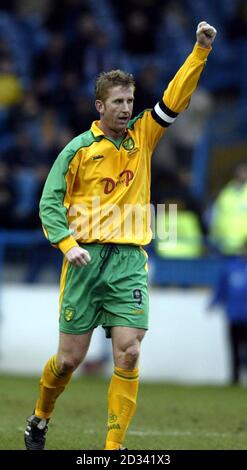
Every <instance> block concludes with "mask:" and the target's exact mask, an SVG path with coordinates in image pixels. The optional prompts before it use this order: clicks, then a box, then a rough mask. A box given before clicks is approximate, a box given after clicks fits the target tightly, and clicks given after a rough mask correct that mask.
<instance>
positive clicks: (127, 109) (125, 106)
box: [122, 101, 129, 111]
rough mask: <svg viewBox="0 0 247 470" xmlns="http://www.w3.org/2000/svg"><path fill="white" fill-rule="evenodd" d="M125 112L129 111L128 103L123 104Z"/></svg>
mask: <svg viewBox="0 0 247 470" xmlns="http://www.w3.org/2000/svg"><path fill="white" fill-rule="evenodd" d="M122 109H123V111H129V104H128V102H127V101H124V102H123V107H122Z"/></svg>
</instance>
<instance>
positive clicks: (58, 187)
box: [40, 137, 80, 244]
mask: <svg viewBox="0 0 247 470" xmlns="http://www.w3.org/2000/svg"><path fill="white" fill-rule="evenodd" d="M79 149H80V140H79V137H76V138H75V139H73V140H72V141H71V142H70V143H69V144H68V145H67V146H66V147H65V148H64V149H63V150H62V152H61V153H60V154H59V155H58V157H57V159H56V161H55V162H54V164H53V166H52V168H51V171H50V173H49V175H48V177H47V180H46V183H45V186H44V190H43V194H42V197H41V200H40V218H41V221H42V225H43V228H44V232H45V235H46V237H47V238H48V240H49V241H50V242H51V243H52V244H57V243H58V242H59V241H60V240H63V239H64V238H66V237H68V236H69V235H71V234H72V233H73V231H72V230H70V229H69V226H68V220H67V210H68V208H69V201H70V194H71V192H72V188H73V183H74V179H75V176H76V173H77V170H78V166H79V155H78V150H79Z"/></svg>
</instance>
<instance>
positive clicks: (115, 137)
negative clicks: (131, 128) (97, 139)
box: [98, 121, 125, 140]
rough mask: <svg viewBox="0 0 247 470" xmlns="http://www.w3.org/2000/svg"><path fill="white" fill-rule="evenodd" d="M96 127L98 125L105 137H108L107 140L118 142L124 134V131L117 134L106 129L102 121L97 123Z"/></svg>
mask: <svg viewBox="0 0 247 470" xmlns="http://www.w3.org/2000/svg"><path fill="white" fill-rule="evenodd" d="M98 125H99V128H100V129H101V130H102V132H104V134H105V136H106V137H109V139H113V140H119V139H121V137H123V135H124V134H125V130H121V131H119V132H117V131H114V130H113V129H109V128H108V127H106V126H105V125H104V123H102V121H99V124H98Z"/></svg>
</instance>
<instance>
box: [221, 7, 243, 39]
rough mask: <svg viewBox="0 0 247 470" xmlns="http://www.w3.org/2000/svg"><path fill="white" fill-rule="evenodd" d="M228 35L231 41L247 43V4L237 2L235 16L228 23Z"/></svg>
mask: <svg viewBox="0 0 247 470" xmlns="http://www.w3.org/2000/svg"><path fill="white" fill-rule="evenodd" d="M225 26H226V35H227V37H228V38H229V39H230V40H231V41H242V40H245V41H247V2H246V0H237V1H236V3H235V14H234V15H233V16H232V17H231V18H230V19H229V20H228V21H227V22H226V25H225Z"/></svg>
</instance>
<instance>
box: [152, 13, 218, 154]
mask: <svg viewBox="0 0 247 470" xmlns="http://www.w3.org/2000/svg"><path fill="white" fill-rule="evenodd" d="M216 33H217V32H216V29H215V28H214V27H213V26H210V25H209V24H208V23H207V22H206V21H202V22H201V23H199V24H198V26H197V31H196V38H197V42H196V44H195V46H194V49H193V51H192V53H191V54H190V55H189V56H188V57H187V59H186V61H185V62H184V64H183V65H182V67H181V68H180V69H179V70H178V72H177V73H176V75H175V77H174V78H173V80H172V81H171V82H170V83H169V85H168V87H167V89H166V90H165V92H164V95H163V97H162V100H160V101H159V102H158V103H157V104H156V105H155V107H154V108H153V110H152V113H151V114H152V117H153V119H154V120H155V121H156V123H158V124H159V126H160V127H158V126H156V127H157V129H153V142H152V144H153V146H154V145H155V144H156V143H157V141H158V140H159V138H160V137H161V135H162V133H163V132H164V130H165V128H167V127H168V126H169V125H170V124H172V123H173V122H174V121H175V119H176V117H177V116H178V114H179V113H180V112H182V111H184V110H185V109H186V108H187V107H188V105H189V102H190V99H191V96H192V94H193V92H194V91H195V89H196V87H197V84H198V80H199V78H200V76H201V73H202V71H203V69H204V67H205V64H206V61H207V57H208V55H209V53H210V51H211V49H212V48H211V46H212V43H213V41H214V39H215V36H216Z"/></svg>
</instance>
